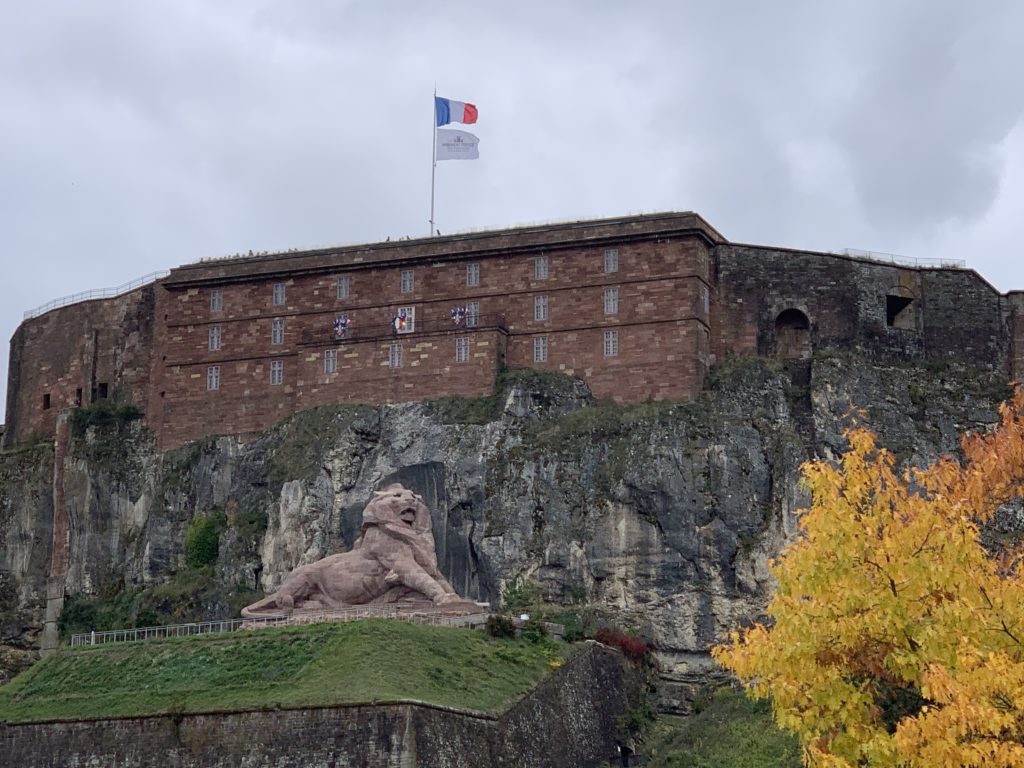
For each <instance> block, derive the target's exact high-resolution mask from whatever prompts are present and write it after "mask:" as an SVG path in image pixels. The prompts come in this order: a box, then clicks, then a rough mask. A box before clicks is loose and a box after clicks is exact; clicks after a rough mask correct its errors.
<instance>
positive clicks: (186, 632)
mask: <svg viewBox="0 0 1024 768" xmlns="http://www.w3.org/2000/svg"><path fill="white" fill-rule="evenodd" d="M488 610H489V609H488V608H486V607H484V606H481V607H480V613H481V614H484V613H487V612H488ZM473 615H474V614H470V615H469V616H467V615H466V614H464V613H463V614H452V613H450V612H446V611H445V610H444V609H443V608H439V609H437V610H424V611H410V610H409V609H408V608H406V609H404V610H403V609H400V608H399V607H398V606H395V605H365V606H357V607H354V608H341V609H338V610H330V611H327V610H325V611H302V612H300V613H294V614H292V615H291V616H285V615H284V614H281V615H274V616H261V617H259V618H253V619H223V620H220V621H201V622H195V623H189V624H171V625H168V626H161V627H139V628H132V629H115V630H110V631H106V632H84V633H82V634H77V635H72V636H71V645H72V646H82V645H101V644H103V643H124V642H134V641H136V640H157V639H163V638H168V637H191V636H194V635H213V634H221V633H225V632H236V631H238V630H240V629H259V628H261V627H285V626H294V625H299V624H316V623H318V622H321V621H354V620H356V619H395V620H397V621H408V622H412V623H414V624H430V625H433V626H460V625H464V624H466V623H467V621H468V620H470V618H471V616H473Z"/></svg>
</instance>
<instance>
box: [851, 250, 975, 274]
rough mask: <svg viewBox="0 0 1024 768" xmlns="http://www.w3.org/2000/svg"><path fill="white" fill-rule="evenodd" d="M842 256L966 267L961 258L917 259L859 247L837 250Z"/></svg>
mask: <svg viewBox="0 0 1024 768" xmlns="http://www.w3.org/2000/svg"><path fill="white" fill-rule="evenodd" d="M839 253H841V254H842V255H843V256H853V257H854V258H857V259H867V260H869V261H883V262H885V263H887V264H902V265H904V266H907V267H945V268H948V269H967V262H966V261H963V260H961V259H918V258H915V257H913V256H900V255H899V254H897V253H884V252H882V251H862V250H860V249H859V248H844V249H843V250H841V251H839Z"/></svg>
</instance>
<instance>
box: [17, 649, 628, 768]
mask: <svg viewBox="0 0 1024 768" xmlns="http://www.w3.org/2000/svg"><path fill="white" fill-rule="evenodd" d="M636 686H637V675H636V673H635V672H633V671H632V670H630V669H629V668H628V667H627V665H626V663H625V662H624V660H623V659H622V656H621V655H620V654H619V653H618V652H617V651H612V650H609V649H607V648H604V647H603V646H598V645H596V644H594V643H588V644H587V646H586V647H585V649H583V650H582V651H581V652H579V653H577V654H576V655H575V656H574V657H573V658H572V659H570V660H569V661H568V662H567V663H566V664H565V665H564V666H563V667H562V668H561V669H559V670H558V671H556V672H554V673H552V674H551V675H550V676H549V677H548V678H547V679H545V680H544V681H542V682H541V684H540V685H539V686H538V687H537V688H536V689H534V690H533V691H532V692H531V693H529V694H527V695H526V697H524V698H523V699H521V700H520V701H518V702H517V703H515V704H513V705H512V706H511V707H510V708H509V709H508V710H507V711H506V712H504V713H502V714H501V715H499V716H497V717H495V716H489V715H480V714H475V713H471V712H459V711H455V710H448V709H440V708H434V707H430V706H426V705H418V704H386V705H379V706H350V707H332V708H321V709H297V710H275V711H266V712H238V713H230V714H206V715H174V716H166V717H145V718H123V719H116V720H96V721H82V722H54V723H39V724H28V725H0V765H10V766H15V765H16V766H21V767H22V768H56V767H57V766H61V767H69V768H70V767H81V768H85V766H104V768H143V767H144V766H160V767H161V768H214V767H215V766H216V767H217V768H220V767H221V766H225V767H226V766H239V767H243V768H257V766H259V767H262V766H275V767H276V768H333V767H334V766H347V767H348V768H517V767H518V766H522V765H531V766H536V767H537V768H565V767H566V766H574V768H588V767H589V766H599V765H604V764H606V761H607V758H608V756H609V755H611V754H614V750H615V746H616V738H617V733H618V731H617V728H616V721H617V718H619V717H621V716H623V715H625V714H627V713H628V711H629V710H630V708H631V702H633V703H635V702H636V700H637V699H636V695H637V688H636Z"/></svg>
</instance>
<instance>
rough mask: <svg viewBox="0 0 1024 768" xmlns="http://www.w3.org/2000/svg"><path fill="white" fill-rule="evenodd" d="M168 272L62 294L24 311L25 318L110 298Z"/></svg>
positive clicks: (139, 286)
mask: <svg viewBox="0 0 1024 768" xmlns="http://www.w3.org/2000/svg"><path fill="white" fill-rule="evenodd" d="M169 274H170V272H169V271H167V270H166V269H162V270H159V271H157V272H150V273H149V274H148V275H144V276H143V277H139V278H136V279H135V280H132V281H131V282H128V283H125V284H124V285H119V286H117V287H116V288H95V289H93V290H91V291H82V292H81V293H73V294H71V295H70V296H62V297H61V298H59V299H54V300H53V301H51V302H48V303H46V304H43V305H42V306H41V307H36V308H35V309H30V310H28V311H27V312H25V317H24V319H25V320H30V319H31V318H33V317H39V316H40V315H45V314H46V313H47V312H49V311H50V310H51V309H57V308H58V307H66V306H68V305H69V304H78V303H79V302H82V301H92V300H93V299H112V298H114V297H115V296H120V295H121V294H122V293H128V292H129V291H134V290H135V289H136V288H141V287H142V286H144V285H149V284H150V283H153V282H156V281H157V280H159V279H160V278H162V277H167V275H169Z"/></svg>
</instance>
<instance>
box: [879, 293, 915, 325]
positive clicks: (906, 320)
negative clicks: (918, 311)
mask: <svg viewBox="0 0 1024 768" xmlns="http://www.w3.org/2000/svg"><path fill="white" fill-rule="evenodd" d="M913 303H914V300H913V299H912V298H911V297H909V296H897V295H892V294H890V295H888V296H886V297H885V324H886V325H888V326H889V327H890V328H904V329H910V330H913V329H914V328H915V327H916V325H917V318H916V317H914V310H913V308H912V305H913Z"/></svg>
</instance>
